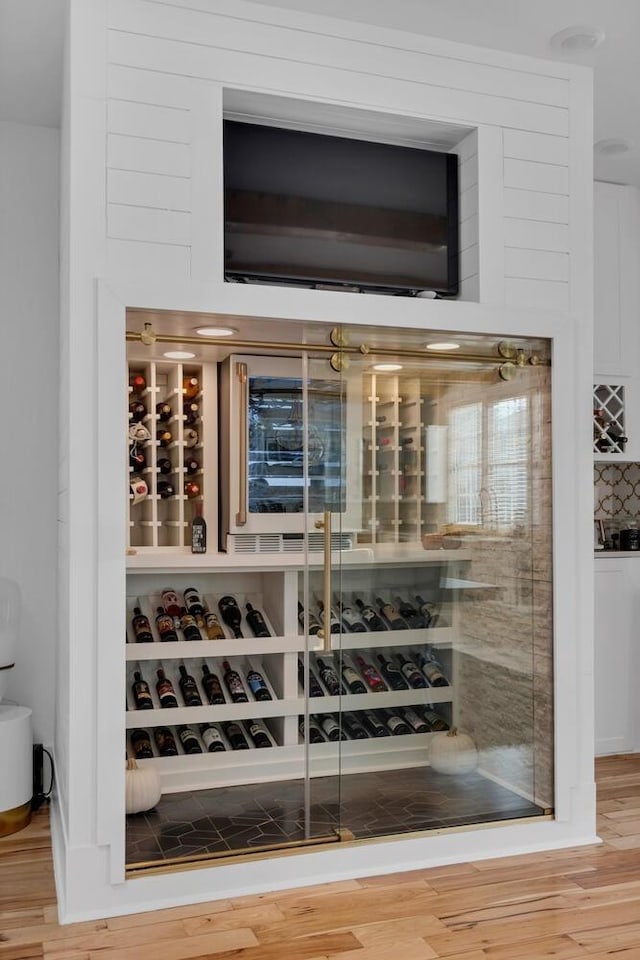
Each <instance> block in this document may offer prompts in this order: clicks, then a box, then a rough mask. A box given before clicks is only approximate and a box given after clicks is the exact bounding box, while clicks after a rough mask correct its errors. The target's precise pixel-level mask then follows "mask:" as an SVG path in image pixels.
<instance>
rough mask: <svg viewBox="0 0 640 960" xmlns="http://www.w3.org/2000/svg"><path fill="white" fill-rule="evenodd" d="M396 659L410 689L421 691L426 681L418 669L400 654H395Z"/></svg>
mask: <svg viewBox="0 0 640 960" xmlns="http://www.w3.org/2000/svg"><path fill="white" fill-rule="evenodd" d="M396 657H397V658H398V662H399V663H400V669H401V670H402V675H403V676H404V678H405V680H406V681H407V683H408V684H409V686H410V687H413V689H414V690H423V689H424V688H425V687H426V685H427V681H426V679H425V678H424V676H423V675H422V673H421V672H420V670H419V669H418V667H417V666H416V665H415V663H413V661H412V660H407V658H406V657H405V656H404V654H402V653H397V654H396Z"/></svg>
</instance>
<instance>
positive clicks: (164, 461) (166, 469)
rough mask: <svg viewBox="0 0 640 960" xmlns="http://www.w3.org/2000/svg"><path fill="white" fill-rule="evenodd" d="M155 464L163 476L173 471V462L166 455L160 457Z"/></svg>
mask: <svg viewBox="0 0 640 960" xmlns="http://www.w3.org/2000/svg"><path fill="white" fill-rule="evenodd" d="M156 466H157V467H158V471H159V472H160V473H162V474H164V475H165V476H166V475H167V474H169V473H173V464H172V463H171V460H169V458H168V457H160V459H159V460H158V462H157V464H156Z"/></svg>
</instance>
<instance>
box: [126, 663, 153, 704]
mask: <svg viewBox="0 0 640 960" xmlns="http://www.w3.org/2000/svg"><path fill="white" fill-rule="evenodd" d="M131 692H132V693H133V702H134V703H135V705H136V710H153V700H152V698H151V690H150V689H149V684H148V683H147V681H146V680H145V679H144V677H143V676H142V673H141V672H140V671H139V670H136V672H135V673H134V675H133V683H132V684H131Z"/></svg>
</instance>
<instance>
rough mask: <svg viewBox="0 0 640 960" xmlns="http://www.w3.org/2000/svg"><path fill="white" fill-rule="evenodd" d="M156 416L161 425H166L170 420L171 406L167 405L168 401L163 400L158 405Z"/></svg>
mask: <svg viewBox="0 0 640 960" xmlns="http://www.w3.org/2000/svg"><path fill="white" fill-rule="evenodd" d="M156 416H157V418H158V420H159V421H160V423H166V422H167V420H170V419H171V404H170V403H167V402H166V400H161V401H160V403H156Z"/></svg>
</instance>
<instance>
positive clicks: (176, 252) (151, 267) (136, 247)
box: [107, 240, 191, 283]
mask: <svg viewBox="0 0 640 960" xmlns="http://www.w3.org/2000/svg"><path fill="white" fill-rule="evenodd" d="M107 265H108V270H109V275H110V276H118V277H123V278H125V279H126V281H127V282H131V283H141V282H143V281H144V280H150V281H151V282H154V281H157V279H158V277H159V276H162V277H172V278H175V280H176V281H177V282H180V281H187V280H189V279H190V276H191V258H190V253H189V247H184V246H175V245H172V244H168V243H144V242H142V241H139V240H109V242H108V243H107Z"/></svg>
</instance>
